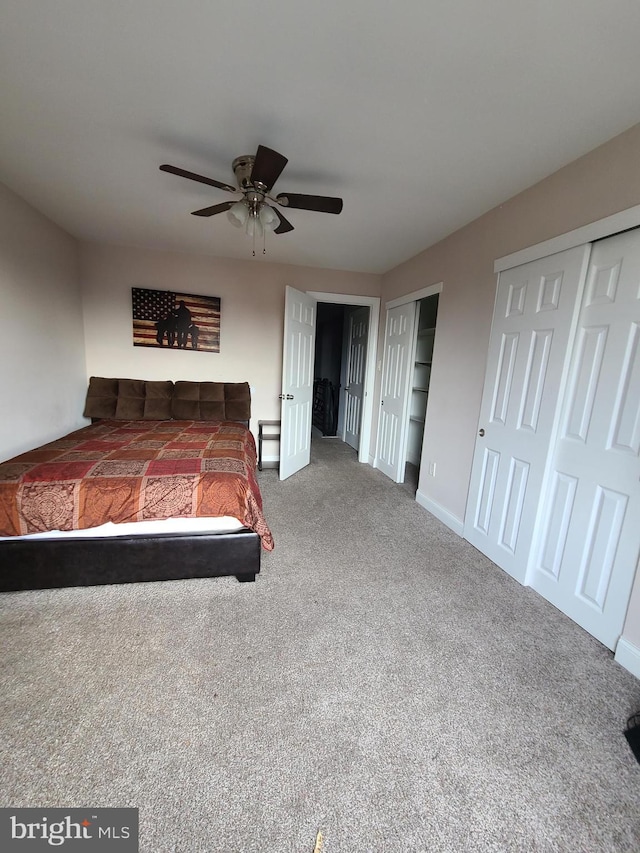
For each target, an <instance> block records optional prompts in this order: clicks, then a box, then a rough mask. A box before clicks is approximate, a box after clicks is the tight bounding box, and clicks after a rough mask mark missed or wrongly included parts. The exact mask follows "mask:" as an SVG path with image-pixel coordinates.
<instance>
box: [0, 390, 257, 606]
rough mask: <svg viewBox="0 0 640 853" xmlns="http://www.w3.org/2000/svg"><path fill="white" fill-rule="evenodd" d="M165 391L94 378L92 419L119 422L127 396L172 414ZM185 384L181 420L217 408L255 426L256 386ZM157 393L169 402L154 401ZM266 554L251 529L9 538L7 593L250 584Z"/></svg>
mask: <svg viewBox="0 0 640 853" xmlns="http://www.w3.org/2000/svg"><path fill="white" fill-rule="evenodd" d="M145 386H146V387H145ZM159 386H162V387H159ZM164 386H171V388H169V391H168V394H169V398H170V397H172V396H173V395H175V391H174V386H173V383H171V382H166V383H149V382H144V381H142V380H129V379H127V380H121V379H102V378H96V377H92V378H91V381H90V384H89V390H88V393H87V405H86V408H85V412H84V415H85V417H90V418H91V420H92V421H94V422H95V421H98V420H101V419H102V418H104V417H107V418H108V417H113V414H114V412H115V410H116V405H120V403H117V401H118V400H119V399H120V401H121V400H122V395H123V394H124V393H126V394H127V403H128V405H129V406H133V407H134V408H135V407H136V406H144V405H148V404H149V402H150V401H152V402H153V400H156V405H159V404H160V405H162V406H164V407H165V408H166V406H168V405H174V406H175V405H176V404H175V402H174V403H172V401H171V399H169V398H167V389H166V388H165V387H164ZM179 386H182V391H183V393H184V394H185V396H186V397H187V398H188V399H187V400H186V401H184V400H183V401H181V400H178V403H177V405H178V407H179V406H180V405H182V406H183V408H182V409H180V408H178V410H177V413H176V411H175V410H174V412H173V415H174V416H176V417H178V418H182V419H187V420H190V419H191V418H194V417H195V418H196V419H199V416H200V415H202V417H204V419H205V420H206V419H209V417H208V416H207V411H210V410H211V409H215V416H214V418H213V419H215V418H220V419H225V420H234V421H237V422H238V423H241V424H243V425H244V426H245V427H247V428H248V427H249V420H248V418H249V417H250V406H251V397H250V390H249V385H248V383H213V382H201V383H187V382H181V383H176V388H178V387H179ZM196 386H197V387H196ZM194 392H195V393H196V394H197V397H194ZM152 394H156V395H158V394H160V395H162V396H161V398H154V397H152ZM158 399H159V400H160V403H159V404H158V402H157V400H158ZM141 401H142V402H141ZM207 406H209V407H210V408H209V409H208V410H207ZM184 407H186V408H184ZM140 412H142V409H140ZM126 416H129V415H126ZM140 416H141V415H140ZM134 417H136V415H135V414H134ZM165 417H171V414H170V413H169V412H168V411H167V412H165V413H163V414H161V415H159V419H164V418H165ZM260 555H261V542H260V537H259V536H258V534H257V533H254V532H253V531H251V530H247V529H246V528H242V529H241V530H238V531H234V532H232V533H193V534H190V533H180V534H177V533H176V534H171V533H164V534H156V535H138V536H114V537H106V538H100V537H88V536H87V537H79V538H77V539H18V540H12V539H6V540H2V541H0V592H11V591H17V590H28V589H50V588H57V587H69V586H98V585H104V584H121V583H144V582H147V581H164V580H182V579H185V578H215V577H224V576H229V575H231V576H235V577H236V578H237V579H238V581H240V582H241V583H246V582H250V581H255V579H256V575H257V574H258V573H259V572H260Z"/></svg>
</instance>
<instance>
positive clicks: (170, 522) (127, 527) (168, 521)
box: [0, 515, 244, 541]
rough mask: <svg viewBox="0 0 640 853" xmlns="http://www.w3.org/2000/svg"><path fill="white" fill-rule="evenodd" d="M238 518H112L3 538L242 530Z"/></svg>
mask: <svg viewBox="0 0 640 853" xmlns="http://www.w3.org/2000/svg"><path fill="white" fill-rule="evenodd" d="M243 527H244V526H243V525H242V524H241V522H239V521H238V519H237V518H232V517H231V516H229V515H225V516H221V517H220V518H165V519H161V520H160V521H130V522H126V523H125V524H114V523H113V522H112V521H109V522H107V524H101V525H100V526H99V527H88V528H86V529H84V530H48V531H46V532H45V533H30V534H28V535H26V536H0V541H6V540H8V539H11V540H13V541H15V540H16V539H77V538H79V537H92V538H93V537H110V536H148V535H149V534H156V533H233V532H234V531H235V530H242V529H243Z"/></svg>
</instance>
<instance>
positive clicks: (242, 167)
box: [160, 145, 342, 255]
mask: <svg viewBox="0 0 640 853" xmlns="http://www.w3.org/2000/svg"><path fill="white" fill-rule="evenodd" d="M287 162H288V160H287V158H286V157H283V155H282V154H278V152H277V151H273V150H272V149H271V148H267V147H266V146H264V145H258V150H257V151H256V153H255V155H253V154H245V155H242V156H241V157H236V158H235V160H234V161H233V163H232V169H233V172H234V175H235V177H236V181H237V183H238V186H237V187H234V186H231V184H225V183H223V182H222V181H216V180H214V179H213V178H207V177H205V176H204V175H196V174H195V173H194V172H187V171H186V170H185V169H179V168H178V167H177V166H169V165H168V164H164V165H162V166H160V169H161V170H162V171H163V172H171V174H173V175H179V176H180V177H181V178H188V179H189V180H190V181H199V182H200V183H201V184H208V185H209V186H212V187H217V188H218V189H220V190H224V191H225V192H229V193H234V194H241V196H242V197H241V198H240V199H237V200H235V201H223V202H221V203H220V204H214V205H212V206H211V207H203V208H202V209H201V210H194V211H193V215H194V216H215V215H216V214H217V213H225V212H226V213H227V215H228V217H229V219H230V220H231V222H232V223H233V224H234V225H237V226H238V227H244V228H245V230H246V232H247V234H249V235H250V236H252V237H254V238H255V237H256V236H258V237H260V236H262V235H263V234H264V232H265V231H273V232H274V234H286V233H287V232H288V231H293V225H292V224H291V223H290V222H289V220H288V219H286V218H285V217H284V216H283V215H282V213H280V211H279V210H278V208H277V207H276V205H278V206H280V207H288V208H297V209H299V210H315V211H318V212H320V213H340V212H341V210H342V199H341V198H333V197H332V196H322V195H304V194H302V193H278V195H276V196H272V195H270V193H271V189H272V187H273V185H274V184H275V182H276V181H277V180H278V178H279V177H280V175H281V174H282V170H283V169H284V167H285V166H286V165H287ZM254 255H255V249H254Z"/></svg>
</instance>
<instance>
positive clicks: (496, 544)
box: [464, 246, 589, 583]
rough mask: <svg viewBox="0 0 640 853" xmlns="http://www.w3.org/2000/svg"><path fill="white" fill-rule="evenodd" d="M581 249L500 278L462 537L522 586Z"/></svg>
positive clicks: (582, 269)
mask: <svg viewBox="0 0 640 853" xmlns="http://www.w3.org/2000/svg"><path fill="white" fill-rule="evenodd" d="M588 257H589V247H588V246H579V247H577V248H575V249H569V250H568V251H566V252H560V253H558V254H555V255H551V256H550V257H548V258H542V259H541V260H538V261H533V262H531V263H529V264H523V265H521V266H518V267H514V268H513V269H509V270H506V271H505V272H503V273H501V274H500V280H499V283H498V291H497V296H496V304H495V310H494V315H493V325H492V328H491V339H490V343H489V354H488V361H487V369H486V375H485V384H484V392H483V397H482V405H481V408H480V423H479V431H478V438H477V440H476V448H475V453H474V457H473V466H472V469H471V483H470V486H469V497H468V501H467V510H466V514H465V524H464V537H465V539H468V540H469V542H471V544H472V545H475V547H476V548H478V550H480V551H482V552H483V553H484V554H486V555H487V556H488V557H489V558H490V559H492V560H493V561H494V563H497V564H498V565H499V566H500V567H501V568H502V569H504V570H505V571H507V572H508V573H509V574H510V575H512V576H513V577H514V578H516V580H518V581H520V583H524V582H525V578H526V574H527V567H528V563H529V558H530V553H531V548H532V540H533V534H534V527H535V522H536V518H537V516H538V509H539V503H540V499H541V491H542V486H543V479H544V475H545V470H546V465H547V459H548V457H549V452H550V442H551V441H552V440H553V434H554V429H555V428H556V426H557V420H558V418H557V410H558V398H559V396H560V394H561V392H562V390H563V385H564V382H565V381H566V376H567V373H568V364H569V348H570V344H571V337H572V331H573V329H574V328H575V319H574V318H575V317H576V315H577V311H576V300H577V297H578V294H579V292H580V288H581V287H582V285H583V283H584V279H585V276H586V269H587V261H588Z"/></svg>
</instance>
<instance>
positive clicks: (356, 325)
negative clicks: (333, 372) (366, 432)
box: [344, 308, 369, 450]
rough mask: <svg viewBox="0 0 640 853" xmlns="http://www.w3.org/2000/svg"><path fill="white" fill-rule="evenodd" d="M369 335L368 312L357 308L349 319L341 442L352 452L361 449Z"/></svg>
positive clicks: (366, 309)
mask: <svg viewBox="0 0 640 853" xmlns="http://www.w3.org/2000/svg"><path fill="white" fill-rule="evenodd" d="M368 331H369V309H368V308H358V310H357V311H354V312H353V313H352V314H351V316H350V317H349V342H348V346H347V353H348V358H347V382H346V385H345V389H344V407H345V416H344V440H345V441H346V443H347V444H349V445H351V447H353V448H354V449H355V450H358V449H359V448H360V430H361V424H362V404H363V400H364V379H365V368H366V365H367V334H368Z"/></svg>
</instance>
